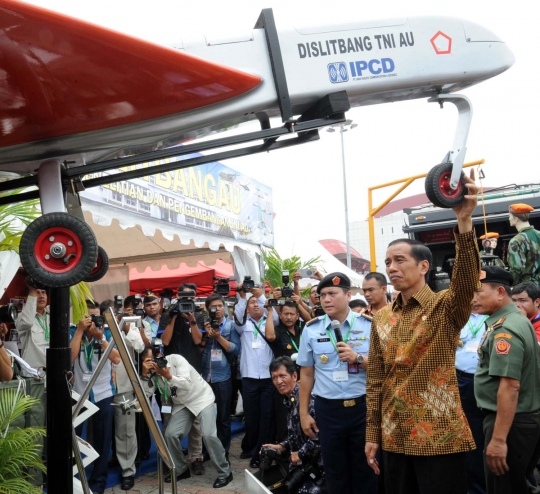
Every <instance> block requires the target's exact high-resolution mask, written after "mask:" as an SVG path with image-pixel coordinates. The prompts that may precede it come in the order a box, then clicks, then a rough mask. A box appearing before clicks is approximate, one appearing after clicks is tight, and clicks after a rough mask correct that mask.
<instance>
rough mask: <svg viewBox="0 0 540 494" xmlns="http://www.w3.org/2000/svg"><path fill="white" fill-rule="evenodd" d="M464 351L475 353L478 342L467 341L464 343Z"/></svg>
mask: <svg viewBox="0 0 540 494" xmlns="http://www.w3.org/2000/svg"><path fill="white" fill-rule="evenodd" d="M465 351H466V352H467V353H476V352H477V351H478V342H477V341H468V342H467V343H466V345H465Z"/></svg>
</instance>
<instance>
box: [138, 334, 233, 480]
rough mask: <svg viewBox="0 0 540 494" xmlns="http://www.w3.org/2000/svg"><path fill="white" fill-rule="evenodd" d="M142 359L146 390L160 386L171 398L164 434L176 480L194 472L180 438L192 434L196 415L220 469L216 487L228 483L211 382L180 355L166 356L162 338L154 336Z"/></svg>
mask: <svg viewBox="0 0 540 494" xmlns="http://www.w3.org/2000/svg"><path fill="white" fill-rule="evenodd" d="M141 361H142V372H141V374H142V377H143V380H145V381H147V383H148V387H146V386H145V385H144V384H143V388H144V391H145V393H146V394H147V395H148V394H152V392H153V391H154V390H155V388H157V389H158V390H160V391H162V392H163V395H164V396H166V397H168V396H170V398H171V401H172V411H171V413H172V417H171V419H170V421H169V423H168V425H167V428H166V429H165V433H164V437H165V442H166V443H167V447H168V448H169V451H170V453H171V456H172V459H173V461H174V466H175V471H176V480H182V479H187V478H189V477H190V476H191V474H190V471H189V468H188V465H187V462H186V459H185V457H184V453H183V452H182V445H181V444H180V441H181V440H182V439H183V438H184V437H185V436H186V435H187V434H189V431H190V430H191V428H192V426H193V422H194V421H195V419H199V422H200V427H201V433H202V437H203V441H204V444H205V446H206V449H207V451H208V454H209V455H210V459H211V460H212V463H213V465H214V467H215V469H216V470H217V471H218V478H217V479H216V481H215V482H214V486H213V487H214V489H218V488H220V487H225V486H226V485H228V484H229V483H230V482H231V481H232V479H233V476H232V473H231V469H230V466H229V463H228V462H227V459H226V458H225V449H224V448H223V446H222V445H221V441H220V440H219V439H218V437H217V429H216V405H215V403H214V393H213V392H212V388H210V385H209V384H208V383H207V382H206V381H205V380H204V379H203V378H202V377H201V375H200V374H199V373H198V372H197V371H196V370H195V369H194V368H193V367H192V366H191V365H189V363H188V361H187V360H186V359H185V358H184V357H182V356H181V355H175V354H173V355H168V356H167V357H163V350H162V347H161V340H157V339H153V340H152V345H151V346H149V347H147V348H145V350H144V351H143V353H142V354H141ZM154 386H155V387H154ZM166 401H167V398H166ZM170 480H171V479H170V475H169V476H168V478H167V477H166V478H165V482H170Z"/></svg>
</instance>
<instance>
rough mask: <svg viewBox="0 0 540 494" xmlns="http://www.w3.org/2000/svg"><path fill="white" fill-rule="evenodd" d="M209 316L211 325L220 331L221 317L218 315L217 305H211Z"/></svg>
mask: <svg viewBox="0 0 540 494" xmlns="http://www.w3.org/2000/svg"><path fill="white" fill-rule="evenodd" d="M208 316H209V319H210V321H209V322H210V326H212V329H213V330H215V331H219V326H220V324H219V319H218V317H217V307H210V308H209V309H208Z"/></svg>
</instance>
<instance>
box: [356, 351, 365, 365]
mask: <svg viewBox="0 0 540 494" xmlns="http://www.w3.org/2000/svg"><path fill="white" fill-rule="evenodd" d="M356 355H357V357H356V363H357V364H358V365H361V364H363V363H364V356H363V355H360V354H359V353H357V354H356Z"/></svg>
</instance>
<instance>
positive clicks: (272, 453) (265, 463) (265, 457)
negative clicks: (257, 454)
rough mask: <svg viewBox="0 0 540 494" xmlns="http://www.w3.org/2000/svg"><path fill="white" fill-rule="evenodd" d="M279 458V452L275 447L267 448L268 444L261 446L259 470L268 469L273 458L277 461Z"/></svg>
mask: <svg viewBox="0 0 540 494" xmlns="http://www.w3.org/2000/svg"><path fill="white" fill-rule="evenodd" d="M280 458H281V453H280V452H279V451H278V450H277V449H272V448H269V447H268V446H263V447H262V448H261V463H260V465H259V467H260V469H261V470H269V469H270V467H271V466H272V462H273V461H274V460H275V461H276V462H277V461H279V460H280Z"/></svg>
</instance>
